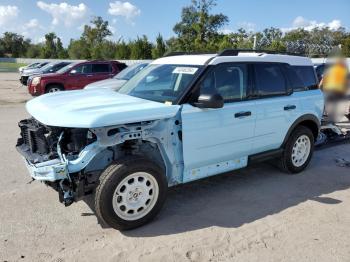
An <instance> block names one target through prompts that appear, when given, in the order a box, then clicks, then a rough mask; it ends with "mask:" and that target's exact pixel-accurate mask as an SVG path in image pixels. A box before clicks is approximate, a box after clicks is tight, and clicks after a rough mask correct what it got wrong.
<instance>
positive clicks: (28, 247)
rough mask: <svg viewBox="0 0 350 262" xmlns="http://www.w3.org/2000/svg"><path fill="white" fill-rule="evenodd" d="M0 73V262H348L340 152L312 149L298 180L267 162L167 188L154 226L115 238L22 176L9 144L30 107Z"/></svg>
mask: <svg viewBox="0 0 350 262" xmlns="http://www.w3.org/2000/svg"><path fill="white" fill-rule="evenodd" d="M17 79H18V75H17V74H5V73H3V74H0V134H1V136H0V155H1V160H0V177H1V183H0V196H1V201H0V223H1V224H0V262H2V261H60V262H62V261H118V262H119V261H296V262H300V261H317V262H321V261H327V262H328V261H350V169H349V168H346V167H340V166H338V165H337V164H336V162H335V159H337V158H339V157H344V156H345V158H347V159H350V156H349V153H350V145H349V144H348V145H340V146H336V147H330V148H328V149H323V150H319V151H317V152H316V154H315V157H314V159H313V161H312V163H311V166H310V168H309V169H308V170H307V171H306V172H304V173H303V174H301V175H299V176H288V175H285V174H283V173H280V172H279V171H278V170H276V169H275V168H274V167H271V166H269V165H267V164H262V165H258V166H254V167H251V168H249V169H245V170H243V171H238V172H234V173H232V174H226V175H222V176H217V177H213V178H210V179H207V180H203V181H199V182H195V183H192V184H188V185H184V186H180V187H177V188H174V189H171V190H170V193H169V197H168V200H167V202H166V204H165V207H164V209H163V210H162V212H161V213H160V215H159V216H158V218H157V219H156V220H155V221H154V222H152V223H151V224H149V225H147V226H145V227H142V228H140V229H137V230H134V231H130V232H125V233H120V232H118V231H115V230H112V229H103V228H101V226H100V225H99V224H97V221H96V218H95V216H94V215H93V213H92V211H91V209H90V208H89V207H88V205H87V204H86V203H85V202H79V203H77V204H74V205H72V206H71V207H69V208H65V207H64V206H63V205H61V204H59V203H58V199H57V194H56V193H55V192H53V191H52V190H51V189H49V188H47V187H45V186H44V185H43V184H40V183H38V182H34V183H32V184H28V182H29V181H30V178H29V176H28V174H27V172H26V169H25V166H24V164H23V163H22V159H21V158H20V156H19V155H18V154H17V153H16V151H15V149H14V145H15V142H16V139H17V136H18V128H17V122H18V121H19V120H20V119H22V118H24V117H26V112H25V109H24V104H23V101H25V100H27V99H30V97H29V96H28V95H26V90H25V88H21V87H20V86H19V84H18V80H17Z"/></svg>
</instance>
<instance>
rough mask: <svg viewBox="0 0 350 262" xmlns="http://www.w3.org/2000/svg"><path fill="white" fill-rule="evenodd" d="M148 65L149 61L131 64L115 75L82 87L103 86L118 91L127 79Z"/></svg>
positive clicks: (93, 87)
mask: <svg viewBox="0 0 350 262" xmlns="http://www.w3.org/2000/svg"><path fill="white" fill-rule="evenodd" d="M148 65H149V62H145V63H139V64H134V65H131V66H129V67H127V68H125V69H124V70H123V71H121V72H120V73H119V74H117V75H116V76H115V77H113V78H111V79H106V80H102V81H98V82H95V83H92V84H89V85H87V86H86V87H85V88H84V89H88V90H91V89H100V88H105V89H112V90H115V91H118V90H119V89H120V88H121V87H122V86H123V85H124V84H125V83H126V82H127V81H129V80H130V79H131V78H132V77H133V76H134V75H136V74H137V73H138V72H140V71H141V70H142V69H144V68H145V67H146V66H148Z"/></svg>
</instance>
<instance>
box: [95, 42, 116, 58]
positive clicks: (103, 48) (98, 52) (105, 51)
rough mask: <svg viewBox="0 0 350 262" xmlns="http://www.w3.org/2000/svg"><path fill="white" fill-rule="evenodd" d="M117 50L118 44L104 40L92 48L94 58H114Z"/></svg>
mask: <svg viewBox="0 0 350 262" xmlns="http://www.w3.org/2000/svg"><path fill="white" fill-rule="evenodd" d="M115 52H116V46H115V44H114V43H113V42H112V41H103V42H102V43H100V44H97V45H95V46H94V47H93V48H92V49H91V58H92V59H106V60H107V59H113V58H114V56H115Z"/></svg>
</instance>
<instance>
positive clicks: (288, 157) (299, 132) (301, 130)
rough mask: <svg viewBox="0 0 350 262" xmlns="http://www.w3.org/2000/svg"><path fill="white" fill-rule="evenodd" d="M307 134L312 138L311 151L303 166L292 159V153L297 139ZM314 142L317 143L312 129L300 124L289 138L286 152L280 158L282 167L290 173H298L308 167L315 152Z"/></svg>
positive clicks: (285, 148)
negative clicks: (297, 164)
mask: <svg viewBox="0 0 350 262" xmlns="http://www.w3.org/2000/svg"><path fill="white" fill-rule="evenodd" d="M304 135H305V136H307V137H308V138H309V140H310V153H309V155H308V157H307V160H306V161H305V163H304V164H303V165H301V166H296V165H295V164H294V163H293V159H292V153H293V147H294V145H295V143H296V142H297V140H298V139H299V138H300V137H302V136H304ZM314 144H315V138H314V135H313V133H312V131H311V130H310V129H309V128H307V127H305V126H298V127H297V128H296V129H295V130H294V131H293V132H292V134H291V135H290V137H289V139H288V140H287V143H286V144H285V147H284V152H283V154H282V157H281V160H280V167H281V169H282V170H283V171H284V172H286V173H289V174H298V173H300V172H302V171H304V170H305V168H307V166H308V165H309V163H310V160H311V158H312V155H313V152H314Z"/></svg>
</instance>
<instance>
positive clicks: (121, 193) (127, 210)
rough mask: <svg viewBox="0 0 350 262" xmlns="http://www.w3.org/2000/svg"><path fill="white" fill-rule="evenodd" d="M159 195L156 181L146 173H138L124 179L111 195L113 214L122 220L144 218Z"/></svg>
mask: <svg viewBox="0 0 350 262" xmlns="http://www.w3.org/2000/svg"><path fill="white" fill-rule="evenodd" d="M158 195H159V186H158V183H157V180H156V179H155V178H154V177H153V176H152V175H151V174H148V173H145V172H138V173H134V174H131V175H129V176H127V177H126V178H124V179H123V180H122V181H121V182H120V183H119V184H118V186H117V188H116V190H115V191H114V194H113V200H112V201H113V209H114V212H115V213H116V214H117V215H118V216H119V217H120V218H122V219H124V220H127V221H134V220H138V219H140V218H143V217H144V216H146V215H147V214H148V213H149V212H150V211H151V210H152V208H153V207H154V205H155V204H156V202H157V199H158Z"/></svg>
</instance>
